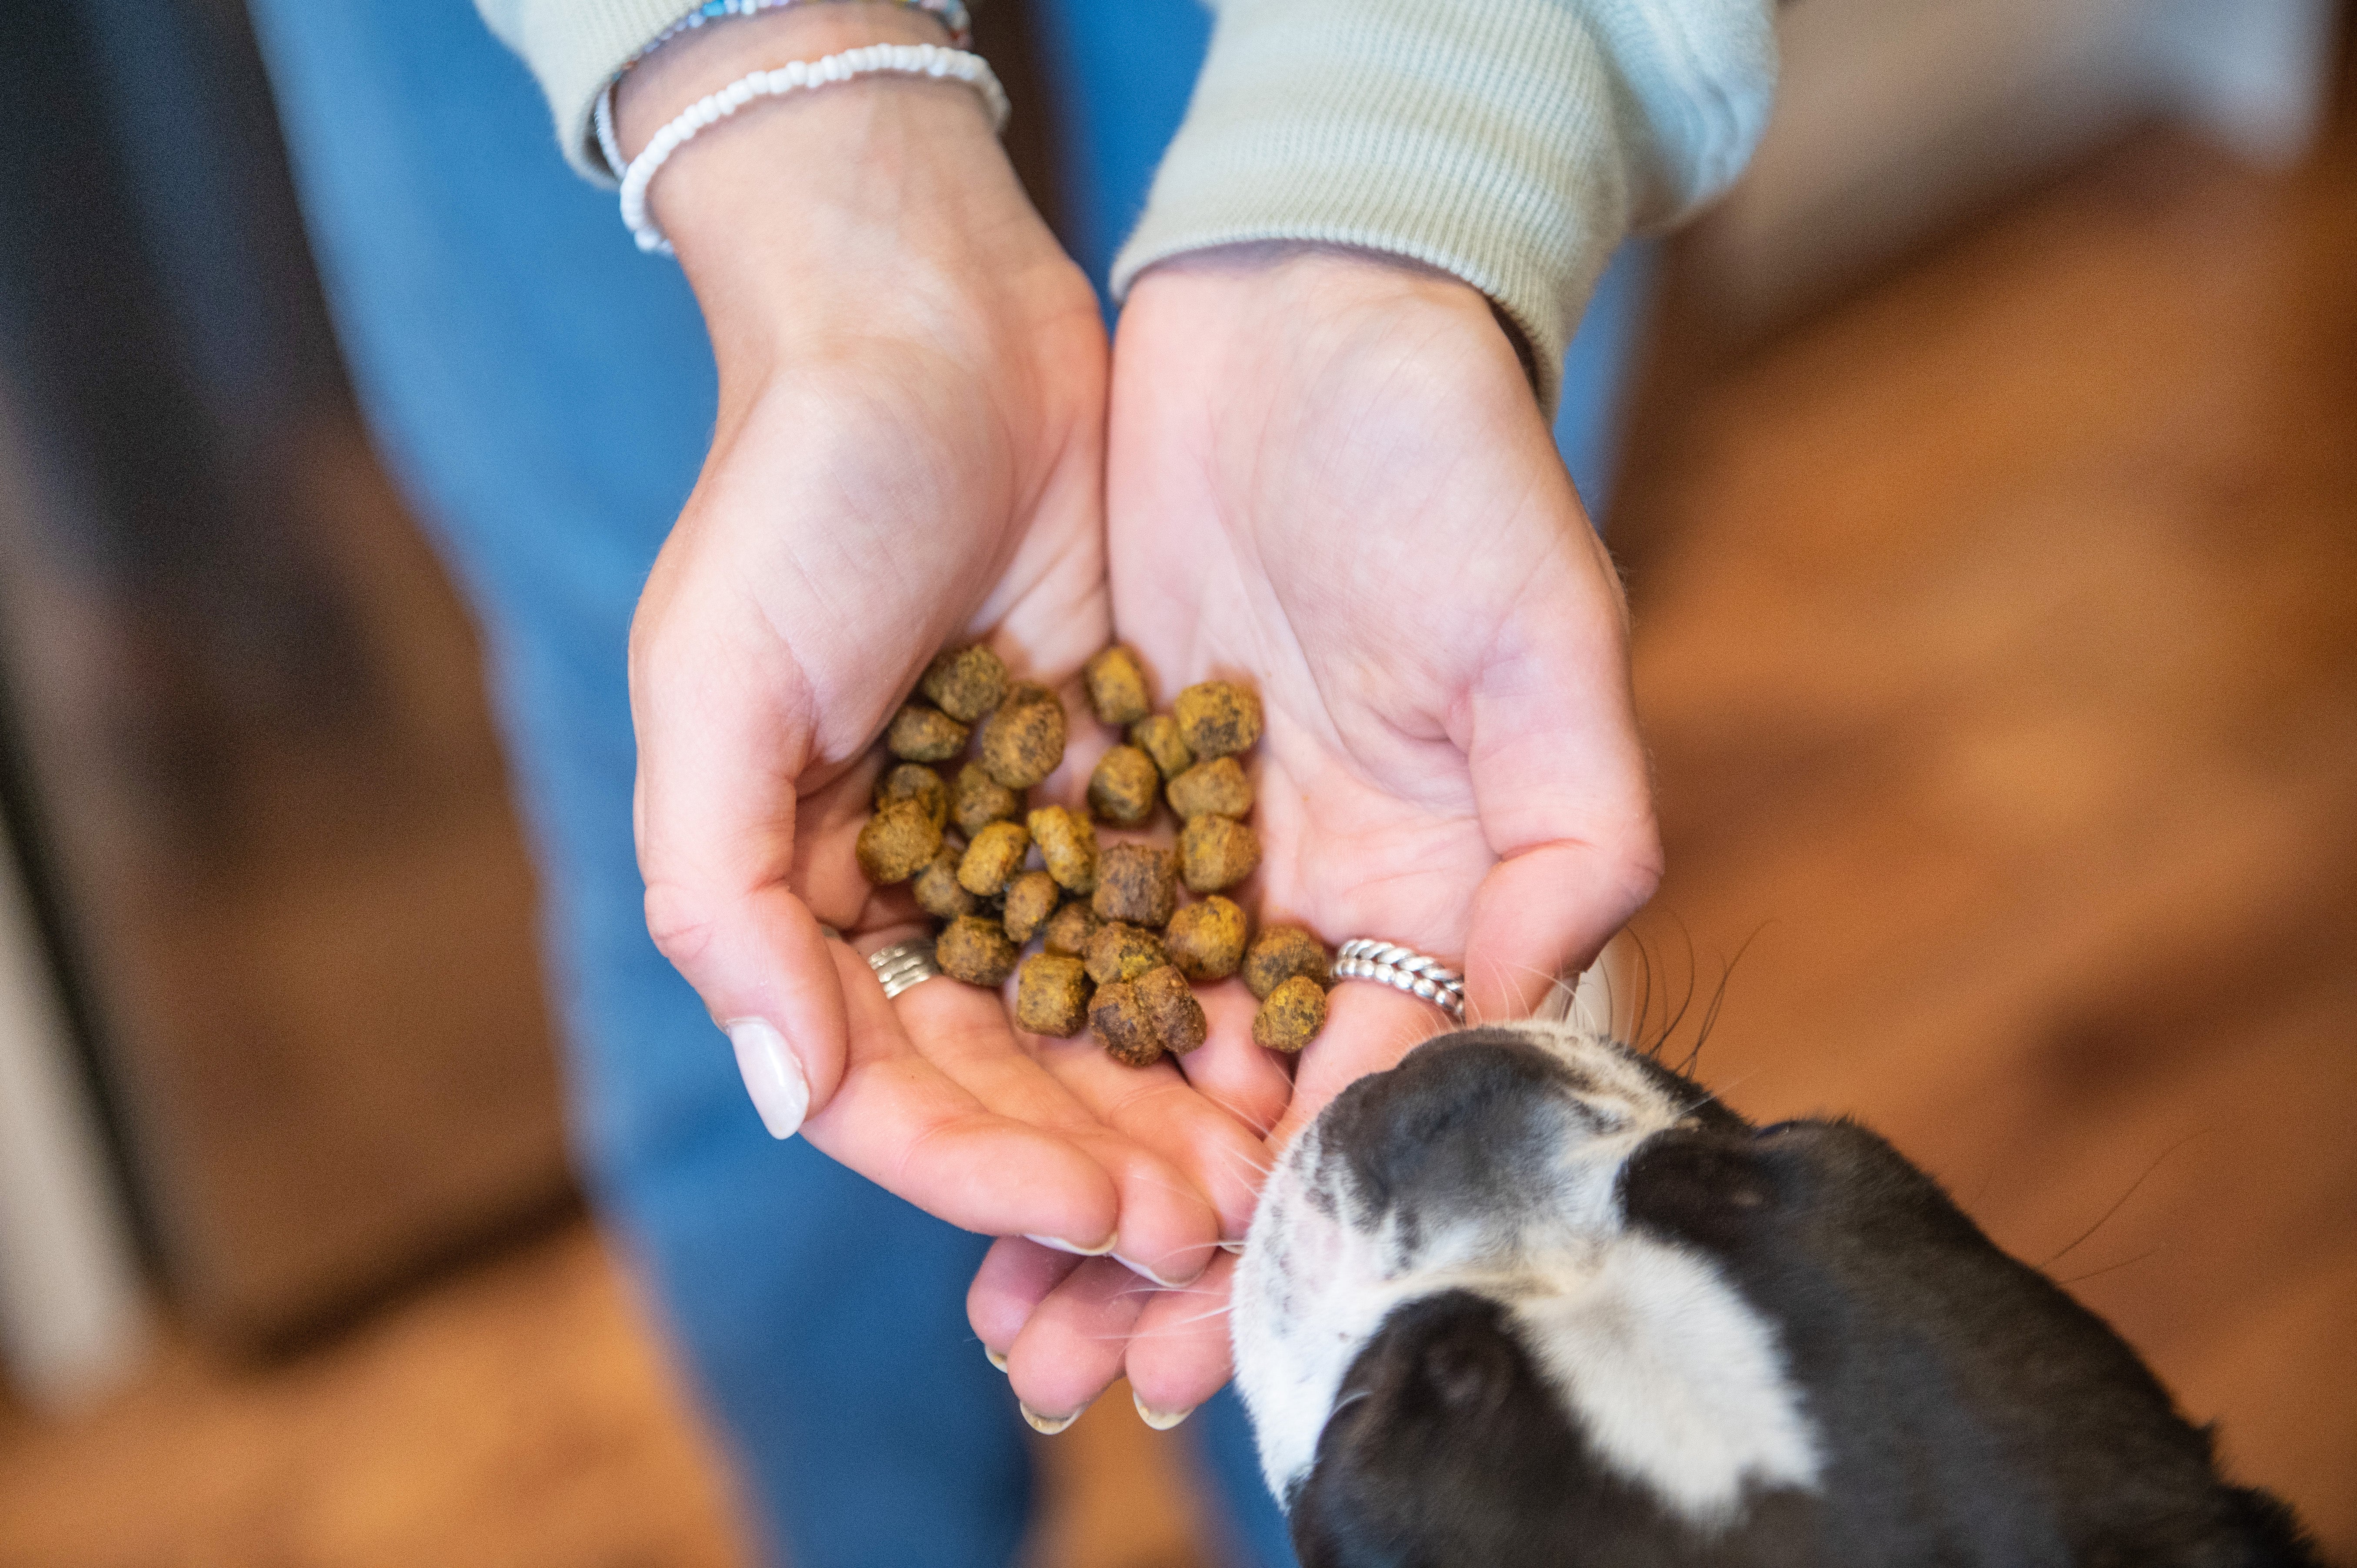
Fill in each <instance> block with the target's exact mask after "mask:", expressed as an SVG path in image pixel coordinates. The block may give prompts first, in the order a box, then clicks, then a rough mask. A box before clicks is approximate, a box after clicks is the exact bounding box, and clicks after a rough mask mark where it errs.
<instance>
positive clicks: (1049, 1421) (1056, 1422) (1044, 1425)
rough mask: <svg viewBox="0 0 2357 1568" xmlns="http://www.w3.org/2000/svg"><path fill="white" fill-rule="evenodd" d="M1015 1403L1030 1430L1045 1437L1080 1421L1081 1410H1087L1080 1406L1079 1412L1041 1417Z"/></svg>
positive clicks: (1027, 1407) (1030, 1409)
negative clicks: (1029, 1424) (1029, 1425)
mask: <svg viewBox="0 0 2357 1568" xmlns="http://www.w3.org/2000/svg"><path fill="white" fill-rule="evenodd" d="M1015 1403H1016V1406H1017V1409H1019V1410H1021V1411H1022V1412H1023V1419H1024V1420H1026V1421H1028V1422H1029V1423H1031V1430H1032V1431H1034V1432H1036V1433H1039V1434H1040V1435H1042V1436H1045V1437H1053V1436H1055V1435H1056V1434H1058V1433H1060V1432H1061V1431H1063V1430H1064V1428H1066V1427H1068V1426H1070V1425H1071V1424H1072V1423H1074V1422H1076V1421H1078V1420H1080V1419H1081V1410H1086V1409H1088V1408H1089V1407H1088V1406H1086V1405H1082V1407H1081V1410H1076V1411H1074V1412H1072V1413H1071V1414H1070V1415H1041V1414H1040V1413H1039V1412H1038V1411H1036V1410H1033V1409H1032V1408H1031V1407H1030V1406H1029V1405H1028V1404H1025V1403H1024V1402H1022V1401H1021V1400H1017V1401H1016V1402H1015Z"/></svg>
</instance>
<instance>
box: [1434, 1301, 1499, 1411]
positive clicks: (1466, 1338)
mask: <svg viewBox="0 0 2357 1568" xmlns="http://www.w3.org/2000/svg"><path fill="white" fill-rule="evenodd" d="M1519 1370H1520V1367H1519V1364H1518V1362H1517V1360H1516V1358H1515V1354H1514V1352H1513V1350H1512V1348H1511V1347H1510V1346H1509V1345H1508V1344H1507V1343H1506V1341H1505V1339H1504V1337H1502V1336H1501V1334H1500V1333H1499V1331H1498V1330H1497V1328H1496V1327H1494V1326H1491V1324H1488V1323H1486V1322H1480V1321H1468V1322H1465V1323H1461V1324H1458V1325H1455V1326H1452V1327H1451V1329H1450V1330H1449V1332H1448V1333H1445V1334H1443V1335H1441V1336H1440V1337H1438V1338H1436V1339H1434V1340H1433V1341H1432V1342H1431V1343H1430V1344H1428V1345H1426V1347H1425V1348H1424V1355H1423V1358H1422V1360H1421V1363H1420V1365H1419V1366H1418V1368H1417V1371H1418V1373H1419V1374H1420V1381H1421V1384H1422V1391H1423V1392H1424V1393H1425V1395H1426V1398H1427V1399H1428V1400H1429V1402H1430V1403H1431V1405H1432V1406H1433V1407H1435V1408H1434V1412H1433V1413H1435V1414H1439V1413H1443V1412H1445V1413H1447V1414H1448V1415H1451V1416H1455V1417H1458V1418H1460V1419H1462V1418H1465V1417H1475V1418H1478V1417H1480V1416H1483V1415H1486V1414H1488V1413H1489V1412H1491V1411H1494V1410H1496V1409H1497V1408H1498V1406H1499V1405H1500V1404H1501V1403H1503V1402H1504V1401H1505V1399H1506V1396H1507V1395H1508V1394H1509V1393H1510V1392H1511V1391H1512V1387H1513V1382H1514V1379H1515V1377H1516V1375H1517V1373H1518V1371H1519Z"/></svg>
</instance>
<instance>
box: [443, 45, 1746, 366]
mask: <svg viewBox="0 0 2357 1568" xmlns="http://www.w3.org/2000/svg"><path fill="white" fill-rule="evenodd" d="M477 3H478V5H479V7H480V8H481V10H482V13H483V17H484V19H485V20H486V21H487V22H489V23H490V27H491V30H492V31H493V32H495V33H497V34H498V35H499V36H500V38H503V39H504V40H506V42H507V43H508V44H509V46H510V47H511V48H514V49H515V50H516V52H517V53H519V54H521V55H522V56H523V58H524V59H525V60H526V61H527V62H528V63H529V64H530V65H531V66H532V69H533V72H534V74H535V75H537V76H538V77H539V79H540V83H541V86H542V88H543V89H544V91H546V92H547V94H548V100H549V104H550V107H551V108H552V109H553V110H554V113H555V115H556V124H557V135H558V139H559V141H560V142H561V143H562V144H563V145H564V148H565V156H566V157H567V158H568V159H569V160H570V161H571V162H572V164H573V166H575V167H576V168H577V169H579V170H580V171H581V172H582V173H583V174H585V175H587V176H588V177H591V178H593V179H597V180H599V181H601V182H603V183H611V175H610V174H609V173H608V170H607V169H606V167H605V166H604V161H603V160H602V159H601V158H599V156H597V144H596V136H595V134H594V132H593V130H592V128H591V124H590V112H591V108H592V105H593V104H594V103H595V102H596V99H597V91H598V90H599V89H600V88H602V87H603V86H604V85H605V83H606V82H607V81H608V80H610V79H611V78H612V76H613V74H614V73H615V72H616V71H617V70H619V69H621V66H622V62H623V61H625V60H627V59H630V58H632V57H633V56H634V55H636V54H637V53H638V52H639V51H640V50H641V49H643V48H645V47H646V46H647V45H648V43H650V42H651V40H652V39H653V38H655V37H656V36H657V35H658V34H660V33H661V32H662V30H663V29H664V28H665V27H669V26H671V25H672V24H673V22H676V21H677V20H678V19H679V18H680V17H682V16H684V15H686V13H687V12H688V11H689V10H691V9H692V8H693V7H694V0H477ZM1092 3H1095V4H1108V5H1109V4H1115V3H1117V0H1092ZM1210 3H1211V7H1212V9H1213V11H1214V12H1215V13H1216V14H1217V25H1216V27H1214V29H1213V32H1212V36H1211V53H1210V55H1209V56H1208V58H1207V59H1205V61H1204V64H1203V70H1202V75H1201V76H1200V79H1199V80H1198V81H1197V82H1196V85H1195V93H1194V98H1193V100H1192V102H1190V103H1189V106H1188V111H1187V118H1186V122H1185V124H1183V125H1181V127H1180V128H1179V134H1178V137H1177V139H1176V140H1175V141H1173V142H1172V143H1171V145H1170V150H1169V153H1168V155H1167V156H1165V157H1164V159H1163V162H1162V167H1161V171H1160V173H1159V174H1158V175H1157V177H1156V178H1155V182H1154V192H1153V195H1152V197H1151V199H1149V200H1148V201H1147V203H1146V215H1145V217H1144V219H1143V220H1141V221H1140V222H1139V224H1138V227H1137V231H1136V232H1135V234H1133V235H1132V236H1131V237H1130V241H1129V243H1128V244H1127V245H1126V246H1125V247H1124V249H1123V251H1122V252H1121V255H1120V256H1119V257H1118V258H1117V259H1116V261H1115V263H1114V279H1113V281H1114V292H1115V293H1116V294H1117V295H1118V294H1123V293H1125V292H1126V291H1127V290H1128V287H1129V285H1130V284H1131V283H1132V282H1133V281H1134V280H1135V278H1136V276H1137V274H1139V273H1140V272H1142V271H1144V270H1145V269H1146V268H1147V267H1149V266H1151V265H1153V264H1154V263H1156V262H1157V261H1161V260H1163V259H1165V258H1167V257H1169V256H1174V255H1178V254H1179V253H1181V252H1187V251H1198V250H1204V249H1208V248H1210V247H1212V246H1216V245H1227V244H1236V243H1240V242H1247V241H1254V240H1309V241H1320V242H1329V243H1333V244H1340V245H1355V246H1360V247H1362V248H1365V249H1370V250H1376V251H1383V252H1388V253H1391V254H1394V255H1401V256H1407V257H1412V258H1414V259H1415V260H1417V261H1421V262H1424V263H1428V264H1430V265H1432V266H1436V267H1438V268H1441V269H1442V270H1444V271H1446V272H1449V273H1452V274H1456V275H1457V276H1458V277H1461V278H1463V279H1464V280H1465V281H1466V282H1468V283H1469V284H1471V285H1473V286H1474V287H1476V288H1478V289H1480V291H1481V292H1482V293H1484V294H1486V295H1489V296H1490V297H1491V299H1492V300H1494V301H1496V302H1497V304H1498V306H1499V307H1500V309H1501V310H1502V311H1503V312H1504V313H1505V315H1506V316H1507V317H1508V318H1509V319H1511V320H1512V322H1513V323H1514V324H1515V325H1516V327H1517V328H1520V329H1521V331H1522V333H1523V337H1524V338H1526V339H1527V340H1528V342H1529V345H1530V347H1531V349H1532V350H1533V352H1534V358H1535V360H1536V370H1537V372H1538V376H1539V381H1540V389H1539V390H1540V393H1541V396H1542V398H1543V399H1544V401H1545V402H1546V403H1548V404H1549V405H1550V406H1552V404H1553V402H1554V398H1555V382H1556V380H1557V377H1558V376H1559V374H1560V368H1561V365H1562V360H1563V351H1564V349H1565V346H1566V344H1567V343H1568V342H1569V341H1570V338H1571V334H1572V330H1573V328H1575V327H1577V324H1578V320H1579V313H1580V311H1581V310H1582V309H1583V308H1584V307H1585V306H1586V304H1587V295H1588V292H1589V290H1590V289H1591V288H1592V287H1593V286H1594V285H1595V282H1596V278H1597V276H1598V274H1600V273H1601V272H1602V271H1603V269H1604V263H1605V262H1606V261H1607V259H1609V256H1610V255H1611V252H1612V250H1613V247H1614V246H1616V245H1618V244H1619V243H1620V240H1621V239H1622V238H1623V237H1624V236H1625V235H1627V234H1628V233H1629V232H1631V231H1632V230H1641V229H1646V228H1654V227H1660V226H1663V225H1665V224H1667V223H1670V222H1673V221H1674V220H1676V219H1678V218H1679V217H1681V216H1683V215H1684V213H1686V212H1688V211H1690V210H1692V209H1694V208H1695V206H1696V205H1698V204H1700V203H1701V202H1703V201H1706V200H1707V199H1709V198H1710V197H1712V196H1714V195H1716V194H1717V192H1718V191H1720V190H1721V189H1723V188H1725V187H1726V186H1727V183H1728V182H1729V181H1731V180H1732V179H1733V178H1734V177H1735V176H1736V174H1737V172H1738V170H1740V169H1741V167H1742V166H1743V163H1744V160H1745V159H1746V158H1747V157H1748V156H1749V155H1750V151H1751V146H1752V144H1753V143H1754V142H1756V141H1757V140H1758V138H1759V135H1760V129H1761V127H1762V126H1763V125H1764V124H1766V121H1767V114H1768V102H1769V97H1770V91H1772V89H1773V86H1774V81H1775V73H1776V47H1775V35H1774V32H1773V30H1772V29H1771V27H1770V20H1769V10H1770V0H1210Z"/></svg>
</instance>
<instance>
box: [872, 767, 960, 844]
mask: <svg viewBox="0 0 2357 1568" xmlns="http://www.w3.org/2000/svg"><path fill="white" fill-rule="evenodd" d="M895 800H914V801H916V802H917V804H919V805H920V806H922V807H924V808H925V815H927V816H929V817H931V818H932V819H933V826H935V827H937V828H938V827H941V826H942V825H943V824H945V823H946V822H948V821H949V820H950V787H949V786H948V785H946V784H944V783H942V776H941V775H940V774H938V773H936V772H934V771H933V770H932V769H931V768H928V767H926V766H925V765H924V764H923V763H921V762H896V763H894V764H893V765H892V766H891V767H890V768H887V769H886V770H885V773H884V777H883V778H881V779H877V781H876V805H877V809H878V810H879V811H880V810H881V809H883V808H884V807H886V806H888V805H890V804H891V803H892V802H893V801H895Z"/></svg>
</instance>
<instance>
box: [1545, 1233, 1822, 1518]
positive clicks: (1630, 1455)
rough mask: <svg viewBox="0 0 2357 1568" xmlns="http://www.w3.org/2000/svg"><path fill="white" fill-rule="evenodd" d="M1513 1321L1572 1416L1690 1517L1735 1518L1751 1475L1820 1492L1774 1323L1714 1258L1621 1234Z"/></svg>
mask: <svg viewBox="0 0 2357 1568" xmlns="http://www.w3.org/2000/svg"><path fill="white" fill-rule="evenodd" d="M1562 1283H1563V1285H1564V1288H1563V1289H1562V1290H1561V1291H1560V1292H1559V1293H1557V1294H1548V1295H1534V1296H1530V1297H1526V1298H1525V1299H1524V1300H1523V1301H1522V1302H1521V1303H1520V1304H1518V1305H1517V1306H1516V1308H1515V1316H1516V1318H1517V1319H1518V1320H1519V1321H1520V1322H1521V1324H1522V1325H1523V1327H1524V1328H1525V1329H1526V1330H1527V1331H1528V1332H1527V1335H1526V1342H1527V1343H1528V1344H1529V1345H1530V1347H1531V1348H1533V1350H1534V1351H1535V1352H1536V1354H1537V1357H1538V1360H1539V1365H1540V1367H1541V1368H1542V1369H1544V1371H1545V1372H1546V1374H1547V1376H1548V1378H1549V1380H1551V1381H1553V1382H1554V1383H1555V1386H1556V1388H1557V1389H1558V1390H1559V1391H1561V1392H1562V1394H1563V1396H1564V1399H1565V1402H1566V1405H1567V1406H1568V1407H1569V1409H1570V1410H1571V1412H1572V1414H1573V1421H1572V1424H1573V1425H1574V1426H1575V1427H1576V1428H1577V1429H1578V1430H1579V1431H1580V1432H1581V1433H1583V1434H1585V1435H1586V1437H1587V1441H1588V1443H1589V1444H1592V1445H1593V1446H1594V1448H1595V1449H1596V1452H1597V1454H1598V1456H1600V1457H1601V1458H1602V1459H1603V1460H1604V1461H1605V1462H1606V1463H1607V1464H1608V1465H1609V1466H1611V1467H1612V1468H1613V1469H1615V1470H1617V1471H1619V1472H1620V1474H1621V1475H1622V1476H1623V1477H1627V1478H1628V1479H1629V1480H1631V1481H1634V1482H1637V1483H1639V1484H1641V1485H1643V1486H1645V1487H1650V1488H1651V1489H1652V1491H1653V1493H1654V1494H1655V1495H1656V1496H1658V1497H1659V1498H1662V1500H1663V1502H1664V1503H1666V1504H1667V1505H1668V1506H1669V1507H1670V1508H1671V1509H1673V1510H1674V1511H1675V1512H1676V1513H1678V1514H1680V1515H1683V1516H1684V1518H1685V1519H1686V1520H1688V1521H1689V1522H1691V1523H1693V1524H1695V1525H1697V1526H1701V1527H1704V1528H1708V1527H1711V1526H1714V1525H1721V1524H1726V1523H1728V1522H1731V1521H1732V1520H1733V1518H1734V1515H1735V1512H1736V1509H1737V1505H1738V1503H1739V1502H1740V1501H1741V1500H1742V1497H1743V1489H1744V1487H1745V1485H1746V1484H1747V1483H1752V1484H1757V1485H1760V1486H1763V1487H1813V1486H1814V1485H1815V1484H1816V1479H1817V1472H1818V1463H1819V1460H1818V1454H1817V1442H1816V1434H1815V1432H1814V1430H1813V1428H1812V1426H1811V1425H1810V1423H1809V1419H1808V1417H1807V1415H1806V1414H1805V1413H1804V1412H1803V1410H1802V1407H1801V1397H1800V1393H1799V1391H1797V1390H1796V1389H1794V1388H1793V1387H1792V1382H1791V1380H1789V1379H1787V1378H1786V1377H1785V1375H1784V1363H1783V1356H1782V1353H1781V1350H1780V1348H1779V1347H1778V1345H1777V1340H1776V1333H1775V1329H1774V1327H1773V1326H1771V1325H1770V1323H1769V1321H1768V1320H1767V1319H1766V1318H1764V1317H1762V1316H1760V1314H1759V1313H1757V1312H1755V1311H1753V1310H1752V1308H1751V1306H1750V1305H1749V1303H1748V1302H1746V1301H1745V1300H1744V1299H1743V1298H1742V1296H1741V1295H1739V1294H1737V1293H1736V1291H1735V1290H1734V1289H1733V1287H1731V1286H1730V1285H1728V1284H1727V1282H1726V1281H1725V1280H1724V1279H1722V1278H1721V1277H1720V1275H1719V1272H1718V1270H1717V1267H1716V1266H1714V1265H1713V1264H1712V1263H1711V1262H1710V1261H1709V1260H1708V1259H1706V1258H1703V1257H1700V1256H1698V1255H1696V1254H1695V1253H1694V1252H1692V1251H1688V1250H1687V1249H1685V1248H1683V1247H1677V1246H1673V1245H1670V1244H1668V1243H1665V1242H1662V1241H1656V1240H1650V1239H1648V1238H1646V1237H1643V1236H1635V1235H1625V1234H1624V1235H1621V1236H1620V1237H1618V1238H1616V1239H1614V1240H1611V1241H1609V1242H1608V1243H1607V1244H1606V1245H1605V1246H1604V1247H1603V1248H1602V1249H1601V1250H1600V1251H1598V1252H1597V1253H1596V1254H1595V1256H1594V1258H1593V1260H1592V1262H1590V1263H1589V1264H1588V1266H1587V1267H1585V1268H1581V1269H1579V1270H1577V1271H1575V1272H1570V1273H1566V1275H1565V1276H1564V1278H1563V1281H1562Z"/></svg>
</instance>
